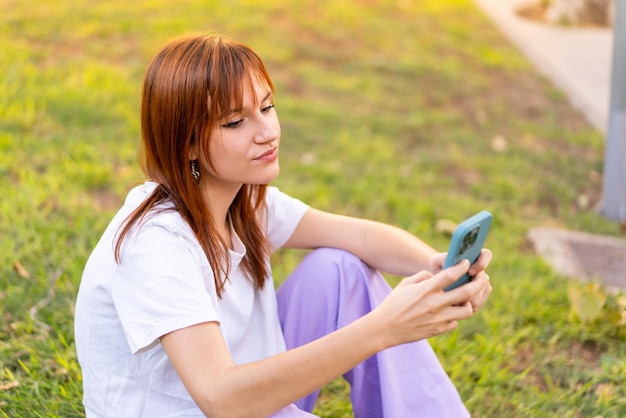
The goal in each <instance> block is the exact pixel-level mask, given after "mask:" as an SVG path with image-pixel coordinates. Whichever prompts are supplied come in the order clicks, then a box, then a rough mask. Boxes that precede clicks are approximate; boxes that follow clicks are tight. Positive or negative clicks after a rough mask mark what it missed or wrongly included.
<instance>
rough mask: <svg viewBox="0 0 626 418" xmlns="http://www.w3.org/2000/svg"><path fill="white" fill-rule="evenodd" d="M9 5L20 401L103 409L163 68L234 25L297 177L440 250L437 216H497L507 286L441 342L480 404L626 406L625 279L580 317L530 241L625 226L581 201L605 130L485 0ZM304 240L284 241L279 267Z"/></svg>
mask: <svg viewBox="0 0 626 418" xmlns="http://www.w3.org/2000/svg"><path fill="white" fill-rule="evenodd" d="M0 9H1V10H2V13H0V28H1V29H0V31H1V33H2V36H1V37H0V190H2V191H3V198H2V199H0V232H1V233H2V236H3V237H4V239H2V240H0V269H1V270H0V306H2V307H3V314H2V315H1V316H0V416H10V417H14V416H15V417H17V416H42V417H44V416H45V417H80V416H83V411H82V405H81V376H80V369H79V367H78V364H77V362H76V355H75V352H74V341H73V330H72V327H73V322H72V314H73V306H74V298H75V295H76V291H77V287H78V283H79V280H80V275H81V273H82V268H83V266H84V263H85V261H86V259H87V257H88V255H89V253H90V251H91V249H92V247H93V245H94V244H95V242H96V240H97V239H98V238H99V235H100V233H101V232H102V230H103V229H104V227H105V226H106V224H107V223H108V221H109V219H110V217H111V216H112V214H113V213H114V211H115V210H116V208H117V207H118V206H119V204H120V203H121V201H122V199H123V197H124V193H125V191H126V190H127V188H128V187H129V186H131V185H132V184H133V183H134V182H136V181H141V180H142V178H143V176H142V174H141V171H140V169H139V167H138V165H137V163H136V157H137V146H138V144H139V137H140V128H139V100H140V91H141V79H142V75H143V71H144V69H145V67H146V65H147V63H148V61H149V59H150V58H151V57H152V55H153V54H154V53H155V52H156V51H157V49H158V48H160V47H161V46H162V45H163V44H164V43H165V42H166V41H167V40H169V39H171V38H173V37H175V36H179V35H182V34H185V33H189V32H220V33H224V34H226V35H229V36H232V37H234V38H235V39H238V40H240V41H243V42H245V43H247V44H249V45H251V46H252V47H253V48H255V49H256V50H257V51H258V52H259V53H260V55H261V56H262V57H264V59H265V61H266V64H267V67H268V69H269V71H270V73H271V74H272V76H273V79H274V81H275V84H276V87H277V110H278V112H279V116H280V118H281V122H282V130H283V135H282V141H283V142H282V145H281V152H282V154H281V170H282V174H281V177H279V178H278V179H277V181H276V185H278V186H280V187H281V188H283V189H284V190H285V191H287V192H289V193H291V194H293V195H294V196H296V197H299V198H301V199H303V200H304V201H306V202H307V203H309V204H312V205H313V206H316V207H319V208H321V209H329V210H333V211H337V212H340V213H345V214H350V215H358V216H365V217H370V218H375V219H378V220H382V221H386V222H391V223H394V224H396V225H399V226H401V227H403V228H406V229H408V230H409V231H411V232H413V233H416V234H418V235H419V236H420V237H422V238H423V239H425V240H426V241H427V242H429V243H431V244H432V245H433V246H435V247H436V248H439V249H442V250H443V249H445V248H446V246H447V241H448V239H449V237H448V236H446V235H445V234H443V233H439V232H437V231H436V229H435V225H436V223H437V221H438V220H441V219H447V220H451V221H453V222H458V221H460V220H462V219H463V218H465V217H467V216H468V215H471V214H473V213H475V212H477V211H479V210H481V209H488V210H490V211H491V212H492V213H494V215H495V218H494V224H493V232H492V233H491V234H490V236H489V238H488V241H487V245H488V246H489V247H491V248H492V249H493V251H494V253H495V258H494V261H493V263H492V267H491V269H490V276H491V277H492V283H493V285H494V293H493V296H492V298H491V300H490V302H489V304H488V306H487V307H485V309H483V310H482V311H481V312H480V313H479V314H478V315H476V316H475V317H474V318H473V319H472V320H470V321H466V322H463V323H462V324H461V325H460V327H459V329H458V330H456V331H454V332H451V333H449V334H446V335H443V336H440V337H437V338H434V339H432V341H431V342H432V345H433V346H434V348H435V349H436V351H437V352H438V354H439V356H440V358H441V360H442V362H443V364H444V366H445V368H446V370H447V371H448V372H449V373H450V375H451V377H452V379H453V380H454V382H455V383H456V384H457V386H458V388H459V391H460V393H461V395H462V397H463V398H464V399H465V401H466V403H467V405H468V408H469V409H470V410H472V411H473V416H476V417H493V416H516V417H536V416H558V417H577V418H578V417H587V416H603V417H605V418H608V417H621V416H624V415H625V414H626V391H625V389H624V387H623V384H622V383H623V376H624V375H625V374H626V363H625V360H624V359H625V358H626V344H625V338H626V336H625V334H626V332H625V330H624V325H623V324H622V325H620V324H621V323H620V322H619V319H617V317H616V316H615V315H619V314H621V312H623V310H624V307H623V306H622V305H620V303H621V302H620V300H621V299H618V297H617V296H607V300H606V302H605V304H604V305H603V306H602V307H601V308H598V309H599V310H600V311H601V313H599V314H598V315H599V317H598V318H601V319H598V320H595V322H594V321H588V322H585V321H581V320H579V319H577V318H576V317H574V316H573V315H571V309H572V307H571V302H570V300H569V299H568V293H567V289H568V281H567V280H566V279H565V278H563V277H559V276H558V275H556V274H555V273H554V272H553V271H552V270H551V269H550V268H549V267H548V266H547V265H546V264H545V263H544V262H543V261H542V260H541V259H540V258H539V257H537V256H536V255H535V254H534V253H533V252H532V251H531V249H530V246H529V245H528V243H527V242H526V239H525V234H526V231H527V230H528V228H530V227H532V226H536V225H539V224H550V225H558V226H563V227H566V228H571V229H582V230H587V231H590V232H594V233H605V234H612V235H618V234H619V232H618V227H617V225H615V224H612V223H610V222H608V221H606V220H604V219H603V218H601V217H599V216H598V215H597V214H596V213H595V212H594V211H593V210H592V209H590V206H587V207H581V206H580V204H579V200H578V198H579V196H580V195H585V196H586V197H587V198H588V199H589V200H590V201H591V202H592V203H594V202H596V201H597V200H598V198H599V191H600V190H601V177H600V175H599V174H598V173H601V172H602V159H603V146H604V141H603V138H602V137H601V135H599V134H598V133H597V132H595V131H593V130H592V129H591V128H590V127H589V126H588V125H586V124H585V123H584V122H583V121H582V120H583V118H581V117H580V115H579V114H578V113H576V111H574V110H573V109H572V108H571V107H570V106H569V105H568V104H567V101H566V100H565V98H564V95H563V94H562V93H561V92H559V91H558V90H556V89H555V88H554V87H552V86H550V85H548V84H547V82H546V81H545V80H544V79H543V78H542V77H540V76H539V75H538V74H537V73H536V72H535V71H534V70H533V69H532V68H531V66H530V65H529V64H528V63H527V62H526V61H525V60H524V59H523V57H522V56H521V55H520V54H519V53H517V52H516V51H515V50H514V49H513V48H512V47H511V45H509V44H508V43H507V42H505V40H504V39H503V38H502V36H500V34H499V33H498V32H497V31H496V30H495V29H494V28H493V27H492V25H490V24H489V22H488V20H487V19H486V18H485V17H484V16H482V15H481V14H480V13H479V12H478V10H477V8H476V7H475V6H474V4H473V3H472V2H471V1H470V0H445V1H442V0H428V1H411V0H399V1H392V2H389V1H384V0H376V1H370V2H367V3H364V2H322V3H320V2H314V1H308V0H307V1H298V2H290V1H286V0H278V1H274V2H258V1H253V0H239V1H232V2H228V3H227V4H226V3H224V2H217V1H194V0H189V1H183V2H165V1H146V0H137V1H133V2H126V1H121V0H114V1H107V2H96V3H93V2H87V1H84V0H81V1H78V2H76V1H72V2H69V1H60V0H56V1H46V2H18V1H12V0H0ZM299 259H300V255H299V254H298V253H295V252H288V251H285V252H280V253H279V254H277V255H276V258H275V260H274V261H275V275H276V279H277V282H281V281H282V280H283V279H284V277H286V275H287V274H288V272H289V271H290V270H291V269H293V267H294V266H295V265H296V264H297V262H298V261H299ZM17 265H19V266H21V267H22V268H23V269H24V271H22V270H20V269H18V268H16V266H17ZM26 273H27V274H26ZM389 280H390V281H391V282H392V283H395V282H397V280H398V278H394V277H389ZM579 293H580V292H579ZM579 293H576V295H578V296H581V295H582V296H584V292H583V293H582V294H579ZM620 309H621V311H620ZM348 390H349V389H348V387H347V386H346V385H345V384H344V383H343V382H342V381H341V380H337V381H334V382H333V383H332V384H331V385H329V387H327V388H326V389H324V391H323V392H322V395H321V397H320V401H319V402H318V406H317V409H316V412H317V413H318V414H320V415H321V416H325V417H343V416H346V417H347V416H351V413H352V412H351V409H350V404H349V400H348V393H349V392H348Z"/></svg>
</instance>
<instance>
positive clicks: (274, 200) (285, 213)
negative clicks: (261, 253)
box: [265, 187, 309, 249]
mask: <svg viewBox="0 0 626 418" xmlns="http://www.w3.org/2000/svg"><path fill="white" fill-rule="evenodd" d="M265 204H266V208H267V236H268V238H269V241H270V244H271V245H272V247H273V248H274V249H278V248H280V247H282V246H283V245H284V244H285V242H287V240H288V239H289V237H291V235H292V234H293V232H294V231H295V229H296V227H297V226H298V223H300V220H301V219H302V216H304V213H305V212H306V211H307V210H308V209H309V206H308V205H306V204H305V203H303V202H302V201H300V200H298V199H296V198H293V197H291V196H289V195H287V194H285V193H283V192H281V191H280V190H279V189H278V188H276V187H268V188H267V192H266V197H265Z"/></svg>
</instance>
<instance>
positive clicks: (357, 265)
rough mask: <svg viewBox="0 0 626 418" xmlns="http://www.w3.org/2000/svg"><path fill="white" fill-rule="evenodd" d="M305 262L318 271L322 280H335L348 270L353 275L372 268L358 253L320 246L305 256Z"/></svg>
mask: <svg viewBox="0 0 626 418" xmlns="http://www.w3.org/2000/svg"><path fill="white" fill-rule="evenodd" d="M303 263H306V265H308V266H310V267H311V268H313V270H314V271H317V272H318V278H319V279H321V280H335V279H336V278H337V277H339V276H342V275H344V274H345V273H347V272H352V274H351V275H353V274H354V273H355V272H358V271H366V270H370V268H369V267H368V266H367V265H366V264H365V263H364V262H363V261H362V260H361V259H360V258H359V257H357V256H356V255H354V254H352V253H351V252H349V251H345V250H341V249H338V248H329V247H324V248H318V249H316V250H314V251H312V252H310V253H309V254H307V256H306V257H305V258H304V260H303Z"/></svg>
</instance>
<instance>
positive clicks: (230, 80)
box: [208, 39, 274, 122]
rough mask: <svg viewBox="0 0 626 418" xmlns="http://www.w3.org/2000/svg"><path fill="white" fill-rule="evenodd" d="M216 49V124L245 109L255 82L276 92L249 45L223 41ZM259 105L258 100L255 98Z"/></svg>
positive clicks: (212, 102) (212, 94) (212, 83)
mask: <svg viewBox="0 0 626 418" xmlns="http://www.w3.org/2000/svg"><path fill="white" fill-rule="evenodd" d="M216 42H219V44H218V45H216V47H215V48H214V56H213V57H212V60H211V61H210V62H211V64H210V65H211V68H210V69H209V78H210V80H209V97H208V107H209V112H210V114H211V115H213V117H212V118H211V119H212V120H213V121H214V122H217V121H219V120H221V119H223V118H225V117H227V116H228V115H230V114H231V112H232V110H233V109H241V107H242V106H243V97H244V92H246V91H253V90H254V84H255V83H256V82H258V83H261V85H264V86H265V87H267V89H268V90H270V91H272V92H274V85H273V84H272V80H271V79H270V77H269V74H268V73H267V70H266V69H265V66H264V65H263V62H262V61H261V59H260V58H259V57H258V56H257V55H256V54H255V53H254V52H253V51H252V50H250V49H249V48H248V47H247V46H245V45H241V44H238V43H234V42H232V41H231V42H229V43H223V42H222V41H221V40H219V39H218V40H216ZM252 97H253V100H254V101H255V102H254V104H255V105H257V104H258V103H256V97H255V96H254V95H252Z"/></svg>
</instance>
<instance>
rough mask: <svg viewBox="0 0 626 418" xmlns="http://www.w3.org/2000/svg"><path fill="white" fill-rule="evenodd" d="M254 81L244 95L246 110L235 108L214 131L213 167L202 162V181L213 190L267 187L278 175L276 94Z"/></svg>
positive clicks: (211, 143) (278, 130)
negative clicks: (274, 95)
mask: <svg viewBox="0 0 626 418" xmlns="http://www.w3.org/2000/svg"><path fill="white" fill-rule="evenodd" d="M253 80H256V81H254V83H253V84H252V86H253V87H252V89H249V90H247V91H245V92H244V96H243V104H242V108H241V109H231V111H230V113H229V114H228V115H227V116H226V117H225V118H224V119H222V120H220V121H219V122H218V126H216V127H215V128H214V129H213V132H212V135H211V138H210V139H209V155H210V157H211V163H212V166H213V167H211V166H210V165H209V164H208V162H207V161H201V162H200V165H201V167H202V177H201V180H200V181H201V184H202V182H204V183H205V185H206V186H208V187H209V190H210V189H215V188H220V189H222V188H228V189H231V188H235V189H236V190H238V189H239V188H240V187H241V185H242V184H267V183H269V182H270V181H272V180H273V179H274V178H276V176H277V175H278V172H279V165H278V144H279V142H280V123H279V122H278V116H277V115H276V110H275V109H274V102H273V96H272V91H271V90H270V88H269V87H268V86H267V84H265V83H263V82H262V81H259V80H258V79H256V78H253ZM255 103H256V104H255Z"/></svg>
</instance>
